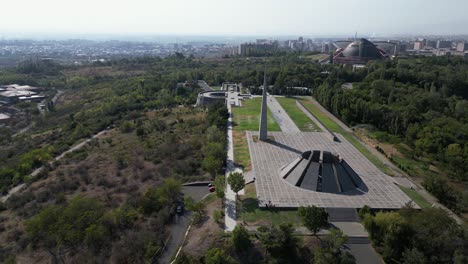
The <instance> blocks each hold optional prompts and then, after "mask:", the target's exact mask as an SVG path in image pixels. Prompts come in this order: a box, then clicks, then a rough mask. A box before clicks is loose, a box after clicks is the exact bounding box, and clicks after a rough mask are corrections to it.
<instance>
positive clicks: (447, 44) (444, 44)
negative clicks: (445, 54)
mask: <svg viewBox="0 0 468 264" xmlns="http://www.w3.org/2000/svg"><path fill="white" fill-rule="evenodd" d="M437 48H438V49H450V48H452V41H446V40H438V41H437Z"/></svg>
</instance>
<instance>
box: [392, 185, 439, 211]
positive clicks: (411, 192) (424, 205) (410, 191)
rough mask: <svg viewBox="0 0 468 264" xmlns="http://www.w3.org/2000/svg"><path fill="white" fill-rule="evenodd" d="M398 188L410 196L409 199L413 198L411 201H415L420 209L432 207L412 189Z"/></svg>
mask: <svg viewBox="0 0 468 264" xmlns="http://www.w3.org/2000/svg"><path fill="white" fill-rule="evenodd" d="M398 187H400V189H401V190H402V191H403V192H404V193H405V194H406V195H408V197H409V198H411V200H413V201H414V202H415V203H416V204H417V205H419V207H421V208H429V207H431V204H430V203H429V202H428V201H426V199H424V197H422V196H421V195H420V194H419V193H418V192H417V191H415V190H413V189H411V188H407V187H403V186H398Z"/></svg>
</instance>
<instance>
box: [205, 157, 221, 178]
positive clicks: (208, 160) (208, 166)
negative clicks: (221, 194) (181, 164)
mask: <svg viewBox="0 0 468 264" xmlns="http://www.w3.org/2000/svg"><path fill="white" fill-rule="evenodd" d="M202 166H203V168H204V169H205V170H206V171H208V172H209V173H210V174H211V177H213V178H214V177H215V176H216V174H217V172H218V171H220V170H221V168H222V167H223V161H222V160H221V159H219V158H217V157H214V156H207V157H205V158H204V159H203V161H202Z"/></svg>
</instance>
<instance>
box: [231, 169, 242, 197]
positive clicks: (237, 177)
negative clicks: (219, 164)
mask: <svg viewBox="0 0 468 264" xmlns="http://www.w3.org/2000/svg"><path fill="white" fill-rule="evenodd" d="M228 183H229V186H230V187H231V189H232V190H233V191H234V192H235V193H236V195H238V192H239V191H240V190H242V189H244V187H245V179H244V175H242V173H239V172H233V173H231V174H230V175H229V177H228Z"/></svg>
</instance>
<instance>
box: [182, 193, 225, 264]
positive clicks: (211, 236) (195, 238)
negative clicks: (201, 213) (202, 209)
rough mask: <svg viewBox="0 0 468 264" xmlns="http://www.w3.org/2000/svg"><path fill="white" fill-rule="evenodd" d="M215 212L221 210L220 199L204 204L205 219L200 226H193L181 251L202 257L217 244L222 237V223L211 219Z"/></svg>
mask: <svg viewBox="0 0 468 264" xmlns="http://www.w3.org/2000/svg"><path fill="white" fill-rule="evenodd" d="M215 210H223V208H222V206H221V202H220V199H219V198H218V199H215V200H213V201H211V202H209V203H207V204H206V217H205V219H204V221H202V222H201V223H200V224H197V225H193V226H192V228H191V229H190V232H189V233H188V235H187V239H186V240H185V244H184V246H183V251H184V252H185V253H186V254H189V255H191V256H193V257H195V258H197V259H198V258H200V257H202V256H204V254H205V252H206V251H207V250H209V249H210V248H212V247H213V246H214V245H216V244H218V243H216V242H219V241H220V240H221V239H222V238H223V236H224V223H221V224H218V223H216V222H215V220H214V218H213V212H214V211H215Z"/></svg>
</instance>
